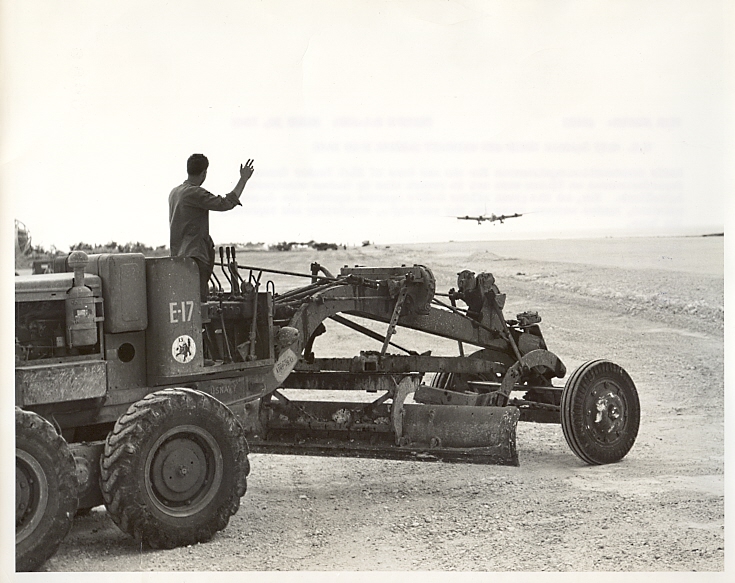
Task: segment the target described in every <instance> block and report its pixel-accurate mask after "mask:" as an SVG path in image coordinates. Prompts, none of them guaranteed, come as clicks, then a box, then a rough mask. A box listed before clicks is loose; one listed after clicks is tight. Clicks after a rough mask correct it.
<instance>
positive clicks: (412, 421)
mask: <svg viewBox="0 0 735 583" xmlns="http://www.w3.org/2000/svg"><path fill="white" fill-rule="evenodd" d="M519 416H520V412H519V411H518V408H516V407H472V406H468V405H414V404H407V405H404V407H403V427H402V430H403V431H402V435H401V437H400V442H399V443H400V445H401V446H402V447H414V448H428V449H427V451H428V452H430V453H435V454H437V455H440V456H441V457H449V456H450V454H454V457H455V458H456V459H455V461H458V460H459V459H468V458H473V457H474V458H478V459H479V458H481V459H482V462H483V463H490V464H498V465H509V466H517V465H518V451H517V450H516V425H517V424H518V418H519Z"/></svg>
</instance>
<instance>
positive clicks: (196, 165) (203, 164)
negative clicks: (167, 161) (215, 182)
mask: <svg viewBox="0 0 735 583" xmlns="http://www.w3.org/2000/svg"><path fill="white" fill-rule="evenodd" d="M207 168H209V160H207V157H206V156H205V155H204V154H192V155H191V156H189V159H188V160H187V161H186V172H187V173H188V174H189V175H190V176H199V175H200V174H201V173H202V172H204V171H205V170H206V169H207Z"/></svg>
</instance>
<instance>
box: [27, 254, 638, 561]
mask: <svg viewBox="0 0 735 583" xmlns="http://www.w3.org/2000/svg"><path fill="white" fill-rule="evenodd" d="M225 256H226V257H225ZM219 265H220V267H221V269H222V271H221V272H220V277H222V278H223V280H222V281H220V280H219V279H217V278H216V277H214V278H213V285H212V287H211V288H210V291H209V296H208V298H207V300H206V301H201V299H200V297H199V281H198V273H197V270H196V265H195V264H194V262H193V261H191V260H188V259H182V258H171V257H166V258H145V257H144V256H143V255H141V254H136V253H129V254H100V255H91V256H87V255H86V254H85V253H83V252H80V251H75V252H73V253H72V254H71V255H69V256H68V257H65V258H61V259H57V260H56V261H55V263H54V266H53V271H54V273H45V274H39V275H31V276H18V277H16V278H15V280H16V281H15V289H16V292H15V294H16V297H15V302H16V308H15V309H16V344H15V347H16V369H15V378H16V381H15V397H16V412H15V415H16V568H17V570H32V569H35V568H37V567H38V566H40V565H41V564H42V563H43V562H44V561H45V560H47V559H48V558H49V557H50V556H51V555H53V553H54V552H56V549H57V548H58V546H59V544H60V543H61V541H62V540H63V538H64V537H65V536H66V534H67V533H68V531H69V528H70V527H71V524H72V521H73V518H74V516H75V514H76V513H78V512H84V511H86V510H88V509H90V508H92V507H94V506H97V505H99V504H104V505H105V506H106V508H107V511H108V513H109V514H110V516H111V517H112V519H113V521H114V522H115V523H116V524H117V525H118V526H119V527H120V528H121V529H122V530H123V531H124V532H126V533H128V534H130V535H131V536H133V537H135V538H136V539H137V540H140V541H141V542H143V543H145V544H146V545H148V546H150V547H152V548H172V547H176V546H181V545H188V544H194V543H197V542H203V541H206V540H209V539H210V538H211V537H212V536H213V535H214V534H215V533H216V532H218V531H219V530H222V529H223V528H225V527H226V526H227V523H228V521H229V518H230V516H232V515H233V514H235V513H236V512H237V510H238V508H239V504H240V498H241V497H242V496H243V495H244V494H245V491H246V486H247V476H248V473H249V471H250V466H249V462H248V453H249V452H250V451H259V452H273V453H304V454H312V455H337V456H343V455H349V456H369V457H387V458H396V459H423V460H447V461H467V462H474V463H495V464H508V465H517V464H518V454H517V451H516V441H515V435H516V425H517V422H518V421H519V420H521V421H535V422H541V423H560V424H561V426H562V430H563V434H564V437H565V438H566V441H567V443H568V444H569V446H570V448H571V449H572V451H573V452H574V453H575V454H576V455H577V456H579V457H580V458H581V459H582V460H583V461H585V462H586V463H589V464H605V463H611V462H615V461H618V460H620V459H622V458H623V457H624V456H625V455H626V454H627V453H628V451H629V450H630V448H631V447H632V446H633V443H634V441H635V438H636V436H637V432H638V425H639V419H640V407H639V402H638V395H637V392H636V388H635V385H634V383H633V381H632V380H631V378H630V376H629V375H628V374H627V373H626V372H625V371H624V370H623V369H622V368H621V367H620V366H618V365H616V364H614V363H612V362H610V361H607V360H592V361H589V362H586V363H585V364H583V365H582V366H580V367H579V368H577V369H576V370H575V371H574V372H573V373H572V374H571V375H570V376H569V377H568V378H567V380H566V382H565V384H564V386H556V385H554V384H553V380H554V379H562V378H564V377H565V376H566V368H565V366H564V364H563V363H562V361H561V360H560V359H559V357H558V356H556V355H555V354H553V353H552V352H550V351H549V350H548V348H547V346H546V342H545V340H544V337H543V335H542V333H541V329H540V322H541V319H540V317H539V315H538V314H537V313H536V312H533V311H527V312H524V313H521V314H518V315H517V316H516V317H515V319H508V320H506V319H505V317H504V315H503V307H504V305H505V295H504V294H502V293H500V290H499V289H498V287H497V285H496V283H495V279H494V277H493V276H492V275H491V274H489V273H479V274H475V273H473V272H471V271H462V272H460V273H459V275H458V279H457V287H456V289H455V288H452V289H450V290H449V291H448V292H444V293H441V292H437V290H436V289H435V287H436V284H435V279H434V276H433V274H432V272H431V270H430V269H429V268H427V267H424V266H420V265H414V266H410V267H407V266H401V267H389V268H368V267H352V268H350V267H344V268H342V269H341V270H340V272H339V273H338V274H337V275H332V274H331V273H330V272H329V271H328V270H327V269H325V268H324V267H322V266H320V265H319V264H317V263H314V264H312V265H311V269H310V270H309V273H304V274H301V273H292V272H286V271H281V270H276V269H266V268H260V267H250V266H242V265H238V263H237V260H236V256H235V249H234V248H229V247H228V248H226V249H220V264H219ZM264 274H278V276H279V277H283V276H293V277H294V278H298V277H303V278H308V280H309V281H308V283H307V284H306V285H300V286H299V285H295V286H291V287H290V288H289V289H287V290H286V291H284V292H282V293H276V290H275V286H274V285H273V284H272V282H270V281H267V282H262V278H263V275H264ZM267 277H270V275H268V276H267ZM224 280H226V281H224ZM325 324H327V325H328V326H329V327H330V328H331V327H332V325H333V324H334V325H335V326H336V327H346V328H348V329H349V330H351V331H353V332H356V333H360V334H363V335H364V336H366V337H367V338H369V339H371V340H373V341H377V342H378V344H379V345H380V349H379V350H374V351H362V352H360V354H358V355H355V356H353V357H348V358H343V357H330V356H324V357H317V356H316V355H315V354H314V343H315V340H316V339H317V338H318V337H319V336H321V335H323V334H325V333H326V332H327V326H326V325H325ZM399 327H401V328H407V329H412V330H416V331H420V332H423V333H425V334H428V335H429V336H435V337H441V338H446V339H450V340H453V341H456V342H457V343H458V344H457V346H458V353H459V354H458V355H457V356H435V355H432V354H431V353H429V352H424V353H420V354H419V353H417V352H416V351H414V350H412V349H410V348H405V347H403V346H401V345H400V344H398V343H396V342H395V338H394V335H395V333H396V330H397V329H398V328H399ZM319 344H320V345H322V344H324V342H323V341H320V342H319ZM376 346H377V345H376ZM469 347H473V349H472V350H471V351H470V350H468V352H467V353H466V352H465V349H466V348H467V349H469ZM389 351H390V352H389ZM395 351H399V354H394V352H395ZM335 393H336V394H339V395H344V397H342V398H341V400H330V399H329V398H324V397H323V396H327V397H331V396H332V395H334V394H335ZM357 394H359V395H360V399H361V400H360V399H356V398H355V395H357ZM366 397H367V398H366Z"/></svg>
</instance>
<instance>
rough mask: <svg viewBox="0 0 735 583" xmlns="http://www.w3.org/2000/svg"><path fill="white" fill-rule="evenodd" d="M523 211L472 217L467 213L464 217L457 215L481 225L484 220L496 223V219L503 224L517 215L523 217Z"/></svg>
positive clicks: (461, 218) (461, 219) (463, 219)
mask: <svg viewBox="0 0 735 583" xmlns="http://www.w3.org/2000/svg"><path fill="white" fill-rule="evenodd" d="M522 216H523V213H515V214H512V215H496V214H494V213H493V214H491V215H490V216H487V215H479V216H476V217H471V216H469V215H465V216H463V217H457V218H458V219H459V220H460V221H477V224H478V225H479V224H480V223H482V222H483V221H490V222H491V223H494V222H495V221H499V222H500V223H501V224H502V223H503V222H504V221H505V219H514V218H515V217H522Z"/></svg>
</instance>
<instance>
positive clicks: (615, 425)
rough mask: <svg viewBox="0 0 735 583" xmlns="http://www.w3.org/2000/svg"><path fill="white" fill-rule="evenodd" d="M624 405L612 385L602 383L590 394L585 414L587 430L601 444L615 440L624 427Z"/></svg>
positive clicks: (616, 389)
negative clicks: (587, 424) (587, 420)
mask: <svg viewBox="0 0 735 583" xmlns="http://www.w3.org/2000/svg"><path fill="white" fill-rule="evenodd" d="M624 411H625V403H624V402H623V399H622V397H621V395H620V393H619V391H618V387H617V386H615V385H614V384H613V383H610V382H607V381H603V382H602V383H600V385H599V386H597V387H595V389H594V390H593V391H591V392H590V396H589V406H588V408H587V412H588V415H589V419H590V424H589V429H590V430H591V431H592V434H593V435H594V437H595V439H597V440H598V441H600V442H602V443H610V442H613V441H615V440H617V439H618V438H619V437H620V435H621V434H622V432H623V429H624V427H625V422H626V419H625V415H624V413H623V412H624Z"/></svg>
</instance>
